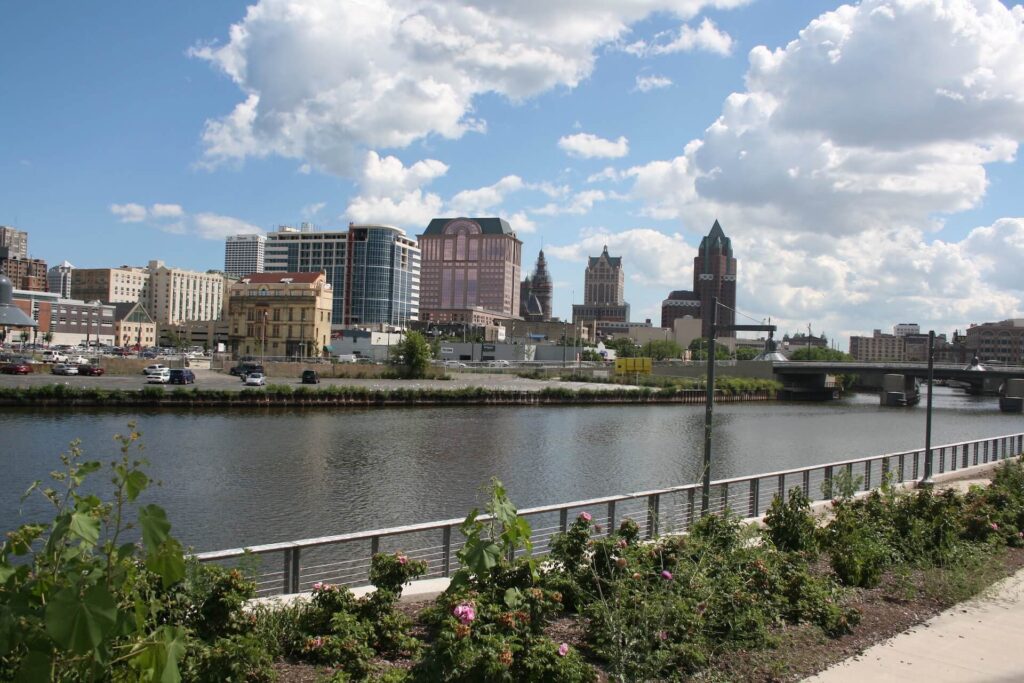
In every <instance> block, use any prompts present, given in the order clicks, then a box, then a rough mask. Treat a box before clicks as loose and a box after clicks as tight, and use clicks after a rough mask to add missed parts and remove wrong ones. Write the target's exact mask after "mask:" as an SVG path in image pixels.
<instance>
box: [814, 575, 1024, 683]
mask: <svg viewBox="0 0 1024 683" xmlns="http://www.w3.org/2000/svg"><path fill="white" fill-rule="evenodd" d="M806 681H807V683H868V682H869V681H870V682H871V683H887V682H889V681H893V682H896V681H926V682H927V683H1011V682H1013V683H1017V682H1020V681H1024V570H1022V571H1019V572H1017V573H1016V574H1015V575H1013V576H1011V577H1009V578H1007V579H1005V580H1003V581H1001V582H1000V583H998V584H996V585H995V586H993V587H992V588H991V589H990V590H989V591H988V592H987V593H986V594H985V595H984V596H983V597H981V598H976V599H974V600H971V601H969V602H966V603H963V604H960V605H957V606H955V607H953V608H951V609H949V610H947V611H945V612H943V613H942V614H939V615H938V616H936V617H933V618H932V619H930V620H929V621H927V622H925V623H923V624H921V625H920V626H916V627H914V628H913V629H912V630H910V631H907V632H905V633H901V634H899V635H898V636H895V637H894V638H892V639H890V640H888V641H886V642H884V643H880V644H878V645H875V646H873V647H871V648H868V649H867V650H865V651H864V652H863V653H861V654H860V655H859V656H857V657H853V658H850V659H847V660H846V661H844V662H841V663H839V664H837V665H835V666H833V667H832V668H830V669H827V670H826V671H823V672H822V673H820V674H818V675H817V676H814V677H812V678H808V679H806Z"/></svg>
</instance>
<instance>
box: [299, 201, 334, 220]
mask: <svg viewBox="0 0 1024 683" xmlns="http://www.w3.org/2000/svg"><path fill="white" fill-rule="evenodd" d="M326 206H327V202H313V203H312V204H306V205H305V206H304V207H302V209H301V210H300V211H299V213H301V214H302V217H303V218H305V219H307V220H312V219H313V218H314V217H315V216H316V215H317V214H319V213H320V212H321V211H323V210H324V207H326Z"/></svg>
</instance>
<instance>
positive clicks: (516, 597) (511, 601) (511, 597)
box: [505, 588, 523, 609]
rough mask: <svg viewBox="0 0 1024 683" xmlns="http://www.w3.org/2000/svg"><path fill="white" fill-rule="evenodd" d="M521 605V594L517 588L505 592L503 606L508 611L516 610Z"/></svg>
mask: <svg viewBox="0 0 1024 683" xmlns="http://www.w3.org/2000/svg"><path fill="white" fill-rule="evenodd" d="M521 604H523V592H522V591H521V590H519V589H518V588H509V589H508V590H507V591H505V605H507V606H508V608H509V609H516V608H517V607H519V605H521Z"/></svg>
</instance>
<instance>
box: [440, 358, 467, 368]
mask: <svg viewBox="0 0 1024 683" xmlns="http://www.w3.org/2000/svg"><path fill="white" fill-rule="evenodd" d="M444 366H445V367H446V368H468V367H469V366H468V365H466V364H465V363H462V362H460V361H457V360H446V361H445V362H444Z"/></svg>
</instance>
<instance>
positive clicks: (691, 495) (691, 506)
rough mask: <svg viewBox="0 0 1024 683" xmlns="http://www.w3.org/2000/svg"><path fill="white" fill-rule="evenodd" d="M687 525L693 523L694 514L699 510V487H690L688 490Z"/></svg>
mask: <svg viewBox="0 0 1024 683" xmlns="http://www.w3.org/2000/svg"><path fill="white" fill-rule="evenodd" d="M686 510H687V518H686V526H687V527H689V526H690V525H691V524H693V515H694V513H695V512H696V510H697V489H690V490H689V491H687V492H686Z"/></svg>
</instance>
